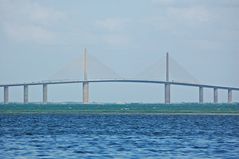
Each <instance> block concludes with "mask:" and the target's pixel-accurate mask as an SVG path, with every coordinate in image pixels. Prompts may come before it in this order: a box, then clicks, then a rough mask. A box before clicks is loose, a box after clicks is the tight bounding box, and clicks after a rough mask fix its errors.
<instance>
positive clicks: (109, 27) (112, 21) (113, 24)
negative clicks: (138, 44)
mask: <svg viewBox="0 0 239 159" xmlns="http://www.w3.org/2000/svg"><path fill="white" fill-rule="evenodd" d="M128 22H129V20H128V19H120V18H106V19H103V20H98V21H97V22H96V25H97V26H98V27H100V28H102V29H104V30H106V31H111V32H114V31H122V30H123V29H125V28H126V27H127V23H128Z"/></svg>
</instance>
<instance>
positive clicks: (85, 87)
mask: <svg viewBox="0 0 239 159" xmlns="http://www.w3.org/2000/svg"><path fill="white" fill-rule="evenodd" d="M88 102H89V82H83V104H87V103H88Z"/></svg>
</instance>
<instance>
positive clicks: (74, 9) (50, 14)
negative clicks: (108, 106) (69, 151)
mask: <svg viewBox="0 0 239 159" xmlns="http://www.w3.org/2000/svg"><path fill="white" fill-rule="evenodd" d="M238 19H239V1H238V0H211V1H208V0H180V1H178V0H130V1H128V0H120V1H119V0H101V1H99V0H87V1H86V0H85V1H83V0H71V1H63V0H51V1H49V0H41V1H36V0H21V1H19V0H0V50H1V51H0V72H1V75H0V83H3V84H5V83H18V82H29V81H42V80H49V79H52V77H54V74H56V73H57V72H59V70H61V69H62V68H64V67H65V65H67V64H69V63H72V61H74V60H76V59H78V58H80V57H82V54H83V49H84V48H87V50H88V52H89V54H90V55H91V56H92V57H94V58H95V59H97V60H99V61H100V62H101V63H103V64H105V65H107V66H108V68H110V69H112V70H114V72H117V74H119V75H120V76H121V77H123V78H129V77H131V76H134V75H135V74H137V73H140V72H142V71H143V70H145V69H146V68H151V67H150V66H151V65H152V64H155V63H156V65H154V67H155V68H157V67H158V68H159V67H161V65H162V61H164V58H165V53H166V52H169V54H170V57H171V58H172V59H173V60H174V61H177V62H178V63H179V64H180V66H182V67H183V68H185V71H184V72H188V73H190V75H192V76H193V77H194V78H195V79H197V80H198V81H199V82H200V83H205V84H214V85H223V86H234V87H239V72H238V69H237V68H238V59H239V47H238V44H239V21H238ZM80 59H82V58H80ZM162 59H163V60H162ZM160 61H161V63H160ZM177 66H178V65H176V66H175V69H172V72H171V74H172V75H171V80H176V79H174V78H172V77H173V75H176V74H177V75H179V78H180V76H181V78H183V77H184V78H186V77H188V76H186V75H185V74H180V73H179V72H178V70H179V69H177ZM152 70H155V71H157V69H152ZM161 70H163V69H159V70H158V71H159V72H160V71H161ZM69 72H73V71H71V70H69ZM99 72H100V71H97V74H100V73H99ZM155 73H157V72H155ZM159 74H160V73H159ZM162 74H163V73H162V72H161V74H160V76H161V75H162ZM144 75H145V76H146V74H144ZM65 76H66V77H64V74H62V77H64V78H68V76H67V73H66V74H65ZM147 77H148V78H150V76H147ZM162 78H164V77H162ZM176 81H177V80H176ZM1 89H2V88H0V101H2V99H3V90H1ZM29 89H30V90H29V91H30V92H29V93H30V101H32V102H38V101H41V100H42V87H41V86H34V87H31V88H29ZM22 92H23V88H21V87H13V88H10V101H12V102H21V101H22V98H23V97H22V96H23V95H22ZM163 92H164V87H163V86H161V85H142V84H120V83H119V84H92V85H90V94H91V96H90V100H91V101H95V102H163V96H164V94H163ZM171 92H172V101H173V102H183V101H188V102H195V101H198V88H190V87H189V88H188V87H187V88H185V87H173V88H172V91H171ZM219 93H220V95H219V97H220V99H219V101H221V102H224V101H226V94H227V92H226V91H220V92H219ZM212 95H213V94H212V90H210V89H205V101H206V102H210V101H211V100H212ZM233 97H234V101H239V93H236V92H235V93H234V95H233ZM81 99H82V86H81V85H79V84H78V85H62V86H49V101H52V102H62V101H76V102H80V101H81Z"/></svg>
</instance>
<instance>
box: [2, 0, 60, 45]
mask: <svg viewBox="0 0 239 159" xmlns="http://www.w3.org/2000/svg"><path fill="white" fill-rule="evenodd" d="M63 18H64V14H63V13H61V12H59V11H57V10H54V9H52V8H49V7H45V6H42V5H40V4H38V3H37V2H36V1H31V0H21V1H17V0H10V1H8V0H1V1H0V26H1V27H0V29H2V30H3V33H5V35H6V36H7V37H8V38H9V39H11V40H14V41H18V42H22V41H23V42H26V41H27V42H33V43H40V44H45V43H52V42H53V40H54V39H56V38H54V36H55V35H56V33H55V32H54V31H53V30H54V26H55V25H56V24H57V23H58V22H59V21H60V20H62V19H63Z"/></svg>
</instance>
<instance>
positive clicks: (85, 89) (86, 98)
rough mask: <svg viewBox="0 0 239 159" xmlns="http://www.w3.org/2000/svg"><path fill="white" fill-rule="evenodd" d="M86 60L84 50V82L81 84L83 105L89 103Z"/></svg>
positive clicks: (85, 51)
mask: <svg viewBox="0 0 239 159" xmlns="http://www.w3.org/2000/svg"><path fill="white" fill-rule="evenodd" d="M87 75H88V59H87V50H86V48H85V49H84V82H83V104H87V103H89V82H86V81H88V77H87Z"/></svg>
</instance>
